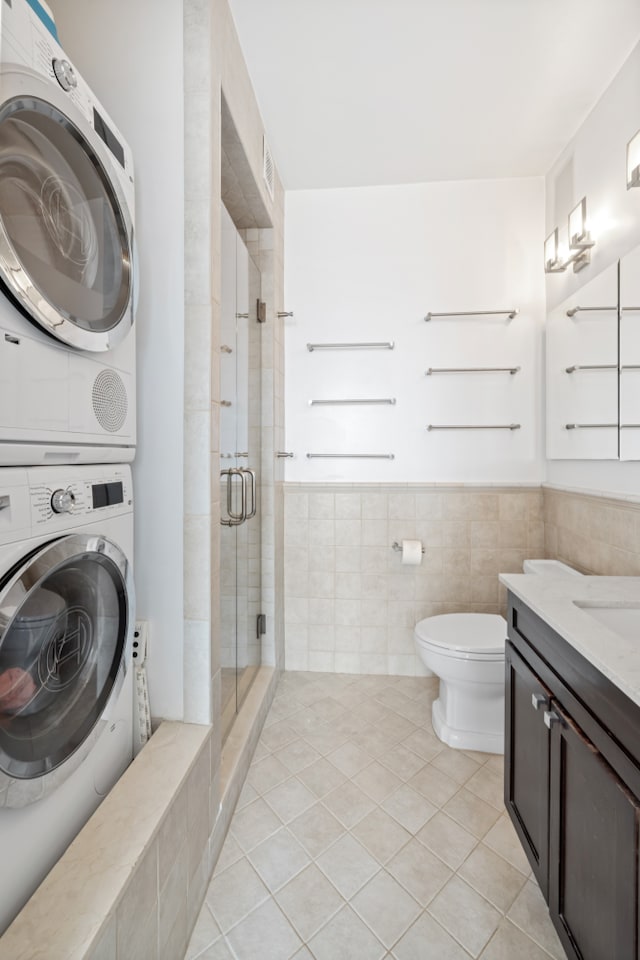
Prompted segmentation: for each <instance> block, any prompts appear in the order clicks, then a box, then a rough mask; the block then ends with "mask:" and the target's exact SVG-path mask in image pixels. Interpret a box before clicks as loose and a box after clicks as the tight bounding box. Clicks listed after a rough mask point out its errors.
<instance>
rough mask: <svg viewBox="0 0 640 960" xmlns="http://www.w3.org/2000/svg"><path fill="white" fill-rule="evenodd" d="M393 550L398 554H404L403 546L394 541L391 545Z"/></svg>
mask: <svg viewBox="0 0 640 960" xmlns="http://www.w3.org/2000/svg"><path fill="white" fill-rule="evenodd" d="M391 549H392V550H395V551H396V553H402V544H401V543H398V541H397V540H394V541H393V543H392V544H391ZM422 552H423V554H424V547H423V548H422Z"/></svg>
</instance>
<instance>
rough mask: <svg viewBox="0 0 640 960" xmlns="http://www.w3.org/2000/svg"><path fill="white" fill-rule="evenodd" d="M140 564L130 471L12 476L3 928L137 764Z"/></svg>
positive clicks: (3, 742) (5, 613)
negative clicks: (135, 651) (135, 569)
mask: <svg viewBox="0 0 640 960" xmlns="http://www.w3.org/2000/svg"><path fill="white" fill-rule="evenodd" d="M3 2H6V0H3ZM132 561H133V503H132V484H131V473H130V469H129V467H128V466H126V465H125V466H111V465H106V466H105V465H102V466H84V465H81V466H71V467H70V466H66V467H62V466H57V467H35V468H33V469H22V468H18V467H7V468H3V469H2V470H0V852H1V856H2V862H3V864H4V865H5V867H4V868H3V869H2V870H0V933H2V932H3V931H4V930H5V929H6V927H7V926H8V924H9V923H10V922H11V920H12V919H13V918H14V916H15V915H16V914H17V913H18V912H19V910H20V909H21V908H22V906H23V905H24V904H25V903H26V901H27V900H28V899H29V897H30V896H31V894H32V893H33V892H34V890H35V889H36V887H37V886H38V885H39V884H40V882H41V881H42V880H43V878H44V877H45V876H46V874H47V873H48V872H49V870H50V869H51V867H52V866H53V865H54V864H55V862H56V861H57V860H58V859H59V857H60V856H61V855H62V853H63V852H64V850H65V849H66V848H67V846H68V845H69V843H70V842H71V841H72V840H73V838H74V837H75V836H76V834H77V833H78V832H79V830H80V829H81V828H82V826H83V825H84V823H85V822H86V821H87V820H88V818H89V817H90V816H91V814H92V813H93V811H94V810H95V809H96V807H97V806H98V804H99V803H100V801H101V799H102V798H103V797H104V796H105V795H106V794H107V793H108V791H109V790H110V789H111V787H112V786H113V785H114V783H115V782H116V781H117V779H118V778H119V777H120V775H121V774H122V773H123V771H124V770H125V769H126V767H127V766H128V764H129V763H130V762H131V759H132V756H133V716H134V709H133V707H134V701H133V680H132V677H133V674H134V669H133V667H132V646H133V643H134V641H133V639H132V638H133V632H134V592H133V581H132Z"/></svg>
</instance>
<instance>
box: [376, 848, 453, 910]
mask: <svg viewBox="0 0 640 960" xmlns="http://www.w3.org/2000/svg"><path fill="white" fill-rule="evenodd" d="M387 870H388V871H389V873H390V874H391V875H392V876H393V877H395V879H396V880H398V882H399V883H401V884H402V886H403V887H404V888H405V889H406V890H408V891H409V893H410V894H411V896H412V897H414V898H415V899H416V900H417V901H418V903H419V904H421V905H422V906H423V907H426V905H427V904H428V903H430V902H431V900H433V898H434V897H435V896H436V894H437V893H438V892H439V891H440V890H441V889H442V887H444V885H445V883H447V882H448V881H449V880H450V879H451V877H452V876H453V874H452V871H451V870H450V869H449V867H447V866H445V864H444V863H442V861H441V860H438V858H437V857H436V856H434V855H433V854H432V853H430V851H429V850H427V849H426V848H425V847H423V846H422V844H421V843H418V841H417V840H410V841H409V843H408V844H407V845H406V846H405V847H403V848H402V850H400V851H399V852H398V853H397V854H396V855H395V857H392V859H391V860H390V861H389V863H388V864H387Z"/></svg>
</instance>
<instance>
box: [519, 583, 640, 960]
mask: <svg viewBox="0 0 640 960" xmlns="http://www.w3.org/2000/svg"><path fill="white" fill-rule="evenodd" d="M501 580H502V582H503V583H505V585H506V586H507V587H508V589H509V610H508V631H509V639H508V643H507V650H506V697H505V702H506V729H505V804H506V807H507V810H508V812H509V815H510V817H511V819H512V821H513V824H514V826H515V829H516V831H517V833H518V836H519V838H520V840H521V842H522V845H523V847H524V850H525V852H526V854H527V857H528V859H529V862H530V864H531V867H532V869H533V872H534V874H535V876H536V878H537V880H538V883H539V884H540V888H541V890H542V892H543V894H544V896H545V898H546V900H547V903H548V905H549V911H550V914H551V918H552V920H553V922H554V925H555V927H556V929H557V931H558V934H559V936H560V939H561V941H562V944H563V946H564V949H565V950H566V952H567V956H568V957H569V958H571V960H637V958H639V957H640V945H639V932H640V931H639V917H638V903H639V894H640V886H639V866H640V849H639V825H640V578H620V577H584V578H574V579H570V580H556V579H553V578H546V577H525V576H513V575H503V576H502V577H501Z"/></svg>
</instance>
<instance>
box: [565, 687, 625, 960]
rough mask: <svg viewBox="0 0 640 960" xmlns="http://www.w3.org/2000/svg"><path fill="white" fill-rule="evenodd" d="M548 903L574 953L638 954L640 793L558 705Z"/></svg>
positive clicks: (581, 957)
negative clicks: (637, 794)
mask: <svg viewBox="0 0 640 960" xmlns="http://www.w3.org/2000/svg"><path fill="white" fill-rule="evenodd" d="M550 717H551V722H552V734H551V769H550V796H551V803H550V823H549V909H550V912H551V916H552V919H553V921H554V923H555V925H556V928H557V930H558V933H559V935H560V938H561V940H562V943H563V946H564V948H565V950H566V951H567V955H568V956H569V957H570V958H572V960H614V958H615V960H637V958H638V932H637V923H638V918H637V905H638V812H639V805H638V800H637V799H636V798H635V797H634V796H633V795H632V794H631V793H630V792H629V790H628V789H627V788H626V787H625V785H624V784H623V783H622V781H621V780H620V779H619V777H617V776H616V774H615V773H614V771H613V770H612V769H611V767H610V766H609V765H608V764H607V763H606V762H605V760H604V759H603V758H602V755H601V754H600V753H599V752H598V751H597V749H596V748H595V747H594V745H593V744H592V743H591V742H590V741H589V740H588V739H587V738H586V737H585V735H584V734H583V733H582V731H581V730H580V728H579V727H577V726H576V725H575V723H574V722H573V721H572V720H571V718H570V717H568V716H567V715H566V714H565V713H563V711H562V710H560V709H559V708H558V707H557V705H556V704H554V705H553V709H552V712H551V714H550Z"/></svg>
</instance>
